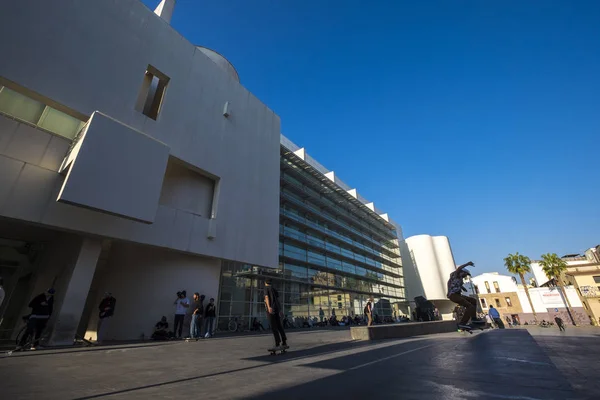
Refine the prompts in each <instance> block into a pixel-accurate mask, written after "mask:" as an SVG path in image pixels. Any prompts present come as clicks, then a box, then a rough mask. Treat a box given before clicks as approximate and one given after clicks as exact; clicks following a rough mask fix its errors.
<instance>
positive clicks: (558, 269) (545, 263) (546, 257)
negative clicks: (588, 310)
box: [540, 253, 577, 325]
mask: <svg viewBox="0 0 600 400" xmlns="http://www.w3.org/2000/svg"><path fill="white" fill-rule="evenodd" d="M540 266H541V267H542V270H543V271H544V273H545V274H546V276H547V277H548V278H549V279H554V281H555V282H556V283H557V284H558V286H559V287H560V291H561V294H562V296H563V299H565V302H566V305H567V312H568V313H569V317H570V318H571V322H572V323H573V325H577V323H575V319H574V318H573V310H572V309H571V302H570V301H569V298H568V297H567V292H566V291H565V285H564V283H563V280H562V274H563V273H564V272H565V271H566V270H567V263H566V262H565V260H563V259H562V258H560V257H559V256H557V255H556V253H547V254H542V260H541V261H540Z"/></svg>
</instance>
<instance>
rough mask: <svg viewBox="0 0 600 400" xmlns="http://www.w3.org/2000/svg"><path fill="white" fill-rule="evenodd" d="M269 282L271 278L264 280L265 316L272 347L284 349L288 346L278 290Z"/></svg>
mask: <svg viewBox="0 0 600 400" xmlns="http://www.w3.org/2000/svg"><path fill="white" fill-rule="evenodd" d="M271 283H272V281H271V279H267V280H265V307H266V309H267V318H268V319H269V325H271V330H272V331H273V337H274V338H275V347H274V348H276V349H284V350H285V349H287V348H289V346H288V344H287V337H286V336H285V331H284V329H283V323H282V321H281V314H282V312H283V309H282V307H281V302H280V300H279V292H278V291H277V289H275V288H274V287H273V286H271ZM332 318H333V317H332Z"/></svg>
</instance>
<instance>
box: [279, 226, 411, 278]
mask: <svg viewBox="0 0 600 400" xmlns="http://www.w3.org/2000/svg"><path fill="white" fill-rule="evenodd" d="M318 231H327V229H326V228H322V227H321V228H320V229H318ZM280 233H281V234H283V235H284V236H285V237H288V238H291V239H296V240H299V241H301V242H303V243H307V244H309V245H312V246H317V247H320V248H324V249H326V250H328V251H332V252H335V253H336V254H342V247H341V246H340V245H334V244H331V242H330V241H327V242H325V238H322V237H320V238H318V237H315V235H314V234H312V233H308V232H302V231H299V230H298V229H296V228H292V226H291V225H289V223H284V227H281V226H280ZM324 233H326V234H329V237H328V239H330V240H331V238H332V237H333V238H335V236H334V235H332V234H331V232H324ZM344 242H345V243H348V244H351V245H352V246H353V247H354V248H355V249H356V248H357V249H359V250H358V251H360V250H361V249H362V250H365V251H366V249H365V248H361V247H359V246H355V244H356V243H355V242H348V241H344ZM328 244H330V245H329V246H328ZM343 249H344V252H345V253H346V252H348V251H350V252H352V254H353V255H352V257H353V259H354V260H359V261H362V262H368V263H369V265H372V266H377V262H378V259H379V260H380V262H381V265H382V266H388V267H392V268H398V267H399V266H400V265H399V264H397V263H395V262H394V260H392V259H390V258H389V257H387V258H386V257H384V255H382V254H380V253H377V252H374V251H373V252H368V251H366V252H368V253H370V254H371V255H372V256H375V258H376V259H375V260H372V259H371V258H369V257H368V256H366V255H365V254H362V253H360V252H356V251H353V250H352V249H350V250H348V249H345V248H343ZM345 253H344V254H345ZM386 261H387V263H386Z"/></svg>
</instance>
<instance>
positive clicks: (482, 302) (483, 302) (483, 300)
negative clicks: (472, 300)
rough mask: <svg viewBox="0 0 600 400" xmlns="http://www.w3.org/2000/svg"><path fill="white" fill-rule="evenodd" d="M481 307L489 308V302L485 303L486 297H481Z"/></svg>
mask: <svg viewBox="0 0 600 400" xmlns="http://www.w3.org/2000/svg"><path fill="white" fill-rule="evenodd" d="M481 307H482V308H487V304H486V303H485V299H481Z"/></svg>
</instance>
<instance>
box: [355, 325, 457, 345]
mask: <svg viewBox="0 0 600 400" xmlns="http://www.w3.org/2000/svg"><path fill="white" fill-rule="evenodd" d="M448 332H456V322H455V321H431V322H414V323H413V322H410V323H401V324H389V325H375V326H352V327H350V335H351V336H352V339H353V340H379V339H396V338H403V337H411V336H420V335H431V334H434V333H448Z"/></svg>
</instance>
